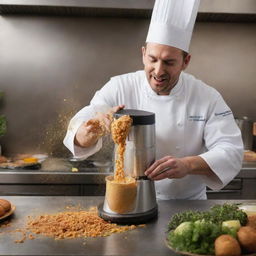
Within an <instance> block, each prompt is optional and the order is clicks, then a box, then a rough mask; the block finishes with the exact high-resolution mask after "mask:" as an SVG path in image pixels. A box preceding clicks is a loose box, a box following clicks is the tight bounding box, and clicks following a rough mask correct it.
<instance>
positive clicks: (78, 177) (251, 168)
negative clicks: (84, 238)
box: [0, 162, 256, 185]
mask: <svg viewBox="0 0 256 256" xmlns="http://www.w3.org/2000/svg"><path fill="white" fill-rule="evenodd" d="M78 170H79V168H78ZM112 174H113V173H112V168H111V167H109V166H108V167H85V168H83V169H81V170H79V171H78V172H72V171H71V168H70V169H69V170H62V169H59V170H54V171H53V170H52V171H47V170H40V169H39V170H26V169H17V170H9V169H1V168H0V184H16V185H17V184H105V177H106V176H108V175H112ZM237 178H256V162H244V163H243V165H242V169H241V171H240V173H239V174H238V175H237Z"/></svg>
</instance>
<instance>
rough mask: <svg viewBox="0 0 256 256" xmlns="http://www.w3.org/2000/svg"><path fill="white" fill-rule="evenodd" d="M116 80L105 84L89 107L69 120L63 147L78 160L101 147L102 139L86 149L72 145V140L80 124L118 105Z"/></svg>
mask: <svg viewBox="0 0 256 256" xmlns="http://www.w3.org/2000/svg"><path fill="white" fill-rule="evenodd" d="M115 95H116V80H115V79H111V80H110V81H109V82H108V83H107V84H105V85H104V86H103V87H102V89H101V90H99V91H97V92H96V93H95V95H94V97H93V99H92V100H91V102H90V105H89V106H86V107H84V108H83V109H81V110H80V111H79V112H78V113H76V115H75V116H74V117H73V118H72V119H71V120H70V122H69V125H68V129H67V133H66V136H65V138H64V141H63V143H64V145H65V146H66V147H67V148H68V149H69V150H70V151H71V153H72V154H73V156H74V157H76V158H79V159H86V158H88V157H89V156H91V155H93V154H95V153H96V152H98V151H99V150H100V149H101V147H102V139H101V138H100V139H99V140H98V142H97V143H96V144H95V145H93V146H91V147H88V148H82V147H78V146H76V145H75V144H74V138H75V135H76V132H77V130H78V128H79V127H80V126H81V124H82V123H84V122H86V121H88V120H89V119H91V118H93V117H94V116H95V114H96V112H107V111H108V110H109V109H110V108H111V107H113V106H116V105H118V104H117V103H116V97H115Z"/></svg>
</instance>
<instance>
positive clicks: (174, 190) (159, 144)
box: [64, 0, 243, 200]
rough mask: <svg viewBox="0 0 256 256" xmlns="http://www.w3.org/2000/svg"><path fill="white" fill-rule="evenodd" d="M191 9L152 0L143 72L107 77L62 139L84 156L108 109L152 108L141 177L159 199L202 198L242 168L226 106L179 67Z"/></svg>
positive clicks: (172, 0) (187, 0) (191, 0)
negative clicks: (151, 154)
mask: <svg viewBox="0 0 256 256" xmlns="http://www.w3.org/2000/svg"><path fill="white" fill-rule="evenodd" d="M198 6H199V0H156V2H155V5H154V9H153V13H152V18H151V23H150V26H149V31H148V35H147V40H146V44H145V46H143V47H142V60H143V64H144V70H139V71H137V72H133V73H128V74H124V75H119V76H116V77H112V78H111V79H110V81H109V82H107V83H106V84H105V85H104V86H103V87H102V89H100V90H99V91H97V92H96V94H95V95H94V97H93V99H92V100H91V102H90V105H89V106H86V107H84V108H83V109H82V110H80V111H79V112H78V113H77V114H76V115H75V116H74V117H73V118H72V120H71V121H70V124H69V127H68V131H67V134H66V137H65V139H64V144H65V145H66V147H67V148H69V149H70V151H71V152H72V153H73V155H74V156H75V157H77V158H82V159H85V158H87V157H89V156H90V155H92V154H94V153H96V152H97V151H99V150H100V148H101V146H102V136H104V135H105V134H107V133H108V132H109V127H110V123H111V113H113V112H115V111H117V110H119V109H122V108H124V107H125V108H128V109H139V110H145V111H151V112H154V113H155V115H156V159H157V160H156V161H155V163H153V164H152V165H151V166H150V167H149V168H148V169H147V170H146V171H145V174H146V175H147V176H148V177H149V178H150V179H152V180H155V186H156V192H157V198H159V199H167V200H168V199H206V186H208V187H209V188H211V189H213V190H219V189H221V188H222V187H224V186H225V185H226V184H227V183H229V182H230V181H231V180H232V179H233V178H234V177H235V176H236V175H237V174H238V172H239V170H240V168H241V163H242V156H243V143H242V139H241V133H240V130H239V128H238V127H237V125H236V123H235V120H234V117H233V114H232V111H231V110H230V108H229V107H228V106H227V104H226V103H225V101H224V100H223V98H222V96H221V95H220V94H219V92H217V91H216V90H215V89H214V88H212V87H210V86H209V85H207V84H205V83H204V82H202V81H201V80H199V79H197V78H195V77H194V76H192V75H190V74H187V73H185V72H184V70H185V69H186V67H187V66H188V65H189V62H190V58H191V55H190V54H189V44H190V40H191V36H192V31H193V27H194V23H195V19H196V14H197V10H198ZM97 121H98V123H97ZM99 122H100V123H101V124H104V125H103V126H102V125H101V126H99Z"/></svg>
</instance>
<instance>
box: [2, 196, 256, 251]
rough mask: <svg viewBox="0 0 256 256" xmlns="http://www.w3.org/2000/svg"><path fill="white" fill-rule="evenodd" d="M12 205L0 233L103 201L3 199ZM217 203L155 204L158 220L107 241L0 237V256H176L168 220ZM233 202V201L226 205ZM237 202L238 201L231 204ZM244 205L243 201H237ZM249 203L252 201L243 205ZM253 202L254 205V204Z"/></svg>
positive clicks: (173, 202) (39, 198) (217, 201)
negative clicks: (168, 236)
mask: <svg viewBox="0 0 256 256" xmlns="http://www.w3.org/2000/svg"><path fill="white" fill-rule="evenodd" d="M4 198H6V199H7V200H10V201H11V202H12V203H13V204H14V205H16V207H17V208H16V211H15V214H14V216H13V218H12V221H11V227H8V228H5V229H3V228H0V231H3V230H7V229H11V230H14V229H17V228H21V227H23V226H24V223H25V222H26V217H27V216H28V215H30V216H33V215H39V214H43V213H55V212H58V211H63V210H65V207H66V206H67V205H68V206H70V205H73V206H77V205H81V206H82V207H85V208H88V207H90V206H96V205H98V204H99V203H100V202H102V201H103V197H33V196H32V197H31V196H30V197H16V196H14V197H4ZM224 202H227V201H226V200H225V201H220V200H197V201H190V200H188V201H185V200H170V201H158V206H159V216H158V219H156V220H154V221H153V222H151V223H148V224H147V225H146V227H145V228H138V229H135V230H132V231H128V232H125V233H120V234H113V235H111V236H108V237H99V238H87V239H80V238H79V239H67V240H54V239H52V238H48V237H44V236H37V238H36V239H34V240H26V241H25V242H24V243H21V244H16V243H14V240H16V239H17V238H19V237H15V236H14V234H4V235H3V234H1V235H0V255H58V256H60V255H92V256H96V255H97V256H98V255H109V256H110V255H111V256H117V255H125V256H129V255H132V256H137V255H138V256H141V255H147V256H156V255H157V256H167V255H168V256H170V255H177V254H175V253H174V252H172V251H170V250H169V249H168V248H167V247H166V246H165V242H164V239H165V231H166V227H167V224H168V221H169V219H170V217H171V216H172V215H173V214H175V213H177V212H181V211H185V210H188V209H191V210H207V209H209V208H210V207H211V206H212V205H214V204H222V203H224ZM228 202H234V201H228ZM235 202H238V201H235ZM239 202H245V201H239ZM247 202H252V201H247ZM253 202H255V203H256V200H254V201H253Z"/></svg>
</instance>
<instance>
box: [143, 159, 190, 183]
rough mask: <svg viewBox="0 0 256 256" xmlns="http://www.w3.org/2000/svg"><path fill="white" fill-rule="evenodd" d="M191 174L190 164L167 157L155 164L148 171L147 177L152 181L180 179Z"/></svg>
mask: <svg viewBox="0 0 256 256" xmlns="http://www.w3.org/2000/svg"><path fill="white" fill-rule="evenodd" d="M189 172H190V167H189V164H188V162H187V161H186V160H185V159H182V158H175V157H173V156H165V157H163V158H161V159H159V160H157V161H155V162H154V164H152V165H151V166H150V167H149V168H148V169H147V170H146V171H145V175H147V176H148V178H149V179H151V180H162V179H166V178H169V179H179V178H183V177H184V176H186V175H187V174H189Z"/></svg>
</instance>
